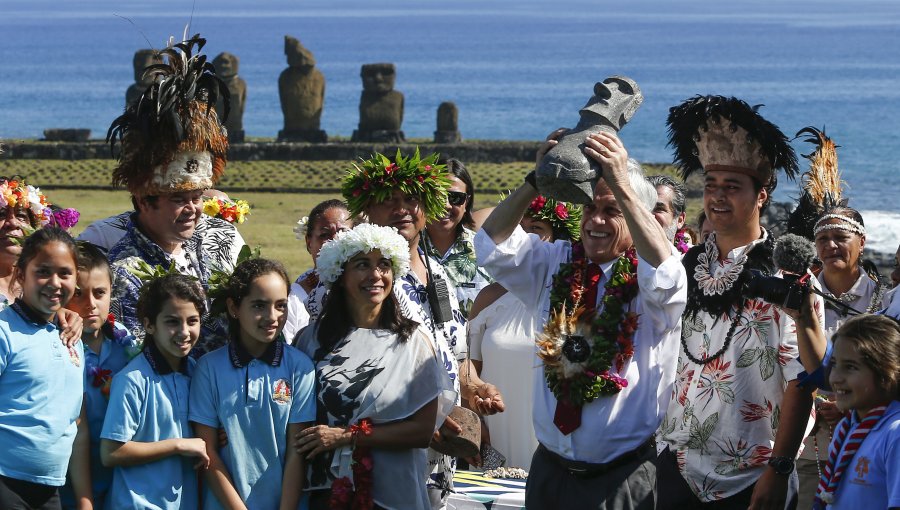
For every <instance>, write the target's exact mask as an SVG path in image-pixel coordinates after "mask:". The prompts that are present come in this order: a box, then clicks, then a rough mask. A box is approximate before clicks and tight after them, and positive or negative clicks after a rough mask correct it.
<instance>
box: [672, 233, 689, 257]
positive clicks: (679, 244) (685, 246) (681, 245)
mask: <svg viewBox="0 0 900 510" xmlns="http://www.w3.org/2000/svg"><path fill="white" fill-rule="evenodd" d="M688 239H690V238H689V237H688V233H687V229H686V228H682V229H681V230H679V231H678V232H675V242H674V244H675V247H676V248H678V252H679V253H681V254H682V255H684V254H685V253H687V252H688V250H690V249H691V245H690V244H689V243H688Z"/></svg>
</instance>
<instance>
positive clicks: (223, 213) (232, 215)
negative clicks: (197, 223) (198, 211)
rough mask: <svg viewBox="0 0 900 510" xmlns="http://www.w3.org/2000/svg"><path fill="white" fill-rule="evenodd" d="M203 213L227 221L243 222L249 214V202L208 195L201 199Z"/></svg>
mask: <svg viewBox="0 0 900 510" xmlns="http://www.w3.org/2000/svg"><path fill="white" fill-rule="evenodd" d="M203 214H205V215H207V216H211V217H213V218H219V219H222V220H225V221H227V222H228V223H243V222H244V220H245V219H246V218H247V216H249V215H250V204H249V203H248V202H247V201H246V200H235V201H230V200H222V199H221V198H217V197H210V198H207V199H205V200H203Z"/></svg>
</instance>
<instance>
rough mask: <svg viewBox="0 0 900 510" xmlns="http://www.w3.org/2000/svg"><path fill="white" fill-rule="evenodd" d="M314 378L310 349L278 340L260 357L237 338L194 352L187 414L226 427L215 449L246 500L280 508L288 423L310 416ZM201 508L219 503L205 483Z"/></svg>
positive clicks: (256, 505) (312, 417)
mask: <svg viewBox="0 0 900 510" xmlns="http://www.w3.org/2000/svg"><path fill="white" fill-rule="evenodd" d="M315 380H316V372H315V367H314V366H313V364H312V361H311V360H310V359H309V357H307V356H306V354H303V353H302V352H300V351H299V350H297V349H295V348H294V347H291V346H288V345H286V344H285V343H284V342H282V341H277V342H273V343H272V344H271V345H270V346H269V348H268V349H267V350H266V352H265V353H263V355H262V357H260V358H259V359H254V358H253V357H252V356H251V355H250V354H249V353H247V351H246V350H245V349H243V347H242V346H241V345H240V344H239V343H238V342H230V343H229V344H228V345H227V346H225V347H222V348H219V349H217V350H215V351H213V352H211V353H209V354H207V355H206V356H203V357H202V358H200V361H199V363H198V364H197V370H196V372H195V373H194V379H193V382H192V384H191V406H190V407H191V411H190V419H191V421H193V422H197V423H200V424H202V425H206V426H209V427H213V428H216V429H218V428H224V429H225V432H226V434H227V435H228V445H227V446H226V447H225V448H223V449H222V450H221V451H220V452H219V455H220V456H221V457H222V461H223V462H224V463H225V466H226V467H227V468H228V472H229V474H230V475H231V481H232V483H233V484H234V487H235V489H236V490H237V492H238V494H239V495H240V496H241V499H242V500H243V501H244V502H245V503H246V505H247V508H261V509H262V508H278V505H279V502H280V501H281V481H282V474H283V471H284V461H285V456H286V453H287V452H286V449H285V446H286V444H285V441H286V438H285V436H286V435H287V427H288V424H289V423H303V422H315V421H316V397H315V384H316V383H315ZM297 483H299V481H298V482H297ZM204 508H206V509H220V508H222V506H221V504H220V503H219V501H218V500H217V499H216V497H215V495H214V494H213V493H212V491H211V490H210V489H209V488H207V489H206V492H205V494H204Z"/></svg>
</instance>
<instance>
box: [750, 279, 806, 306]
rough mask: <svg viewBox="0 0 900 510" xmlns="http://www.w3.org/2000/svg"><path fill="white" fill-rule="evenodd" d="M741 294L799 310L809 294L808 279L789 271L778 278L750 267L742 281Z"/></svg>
mask: <svg viewBox="0 0 900 510" xmlns="http://www.w3.org/2000/svg"><path fill="white" fill-rule="evenodd" d="M743 294H744V297H745V298H747V299H762V300H763V301H765V302H767V303H772V304H773V305H778V306H780V307H782V308H790V309H793V310H799V309H800V306H801V305H802V304H803V300H804V299H805V298H806V295H807V294H809V279H808V278H807V277H806V276H803V277H801V276H798V275H795V274H790V273H785V274H784V277H783V278H779V277H777V276H772V275H769V274H766V273H763V272H762V271H758V270H756V269H751V270H750V277H749V278H747V281H746V282H745V283H744V292H743Z"/></svg>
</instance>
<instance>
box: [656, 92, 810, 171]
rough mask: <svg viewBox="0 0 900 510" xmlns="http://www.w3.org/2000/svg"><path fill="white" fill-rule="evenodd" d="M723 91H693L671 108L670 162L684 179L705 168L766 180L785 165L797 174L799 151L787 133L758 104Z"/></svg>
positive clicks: (784, 167) (784, 169) (669, 123)
mask: <svg viewBox="0 0 900 510" xmlns="http://www.w3.org/2000/svg"><path fill="white" fill-rule="evenodd" d="M760 106H762V105H757V106H750V105H748V104H747V103H746V102H744V101H742V100H740V99H737V98H734V97H724V96H694V97H692V98H690V99H688V100H687V101H685V102H684V103H682V104H680V105H679V106H676V107H674V108H672V109H670V110H669V118H668V119H667V121H666V124H667V125H668V127H669V147H672V148H673V149H675V160H674V163H675V165H676V166H677V167H678V169H679V171H680V172H681V176H682V178H684V179H687V177H688V176H689V175H691V174H692V173H693V172H695V171H697V170H700V169H703V170H705V171H707V172H711V171H717V170H719V171H722V170H725V171H730V172H738V173H743V174H746V175H749V176H751V177H753V178H755V179H757V180H759V181H760V182H762V183H763V184H764V185H768V184H769V183H771V182H773V180H774V179H775V170H778V169H780V170H783V171H784V173H785V174H786V175H787V176H788V178H789V179H793V178H794V177H795V176H796V174H797V173H798V170H797V156H796V155H795V154H794V150H793V149H792V148H791V145H790V143H789V142H788V139H787V137H786V136H785V135H784V133H782V132H781V130H780V129H778V126H776V125H775V124H772V123H771V122H769V121H767V120H766V119H764V118H762V116H760V115H759V113H758V110H759V107H760Z"/></svg>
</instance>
